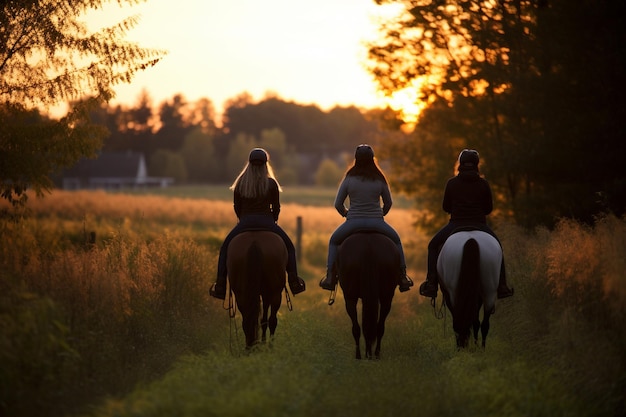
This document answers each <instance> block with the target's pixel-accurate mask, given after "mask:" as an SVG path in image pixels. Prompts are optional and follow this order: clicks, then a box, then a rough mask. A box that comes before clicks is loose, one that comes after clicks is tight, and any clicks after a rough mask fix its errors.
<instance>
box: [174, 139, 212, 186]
mask: <svg viewBox="0 0 626 417" xmlns="http://www.w3.org/2000/svg"><path fill="white" fill-rule="evenodd" d="M180 155H181V156H182V158H183V160H184V161H185V166H186V167H187V172H188V174H189V180H190V181H194V182H203V181H204V182H206V181H214V180H216V179H217V174H218V173H219V171H220V166H219V165H218V162H219V161H218V159H217V158H216V157H215V148H214V146H213V138H212V137H211V136H209V135H208V134H207V133H204V131H203V129H202V128H201V127H198V128H196V129H195V130H193V131H192V132H190V133H189V134H188V135H187V136H186V137H185V140H184V143H183V147H182V149H181V150H180Z"/></svg>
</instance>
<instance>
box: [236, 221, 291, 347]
mask: <svg viewBox="0 0 626 417" xmlns="http://www.w3.org/2000/svg"><path fill="white" fill-rule="evenodd" d="M227 256H228V258H227V259H228V260H227V268H228V279H229V281H230V287H231V289H232V291H233V293H234V294H235V301H236V303H237V308H238V309H239V311H240V312H241V316H242V319H243V323H242V327H243V332H244V334H245V336H246V348H250V347H252V345H254V344H255V343H257V342H258V341H259V312H260V311H261V305H262V311H263V316H262V318H261V328H262V339H261V340H262V341H265V335H266V331H267V328H268V326H269V329H270V337H272V336H274V332H275V331H276V326H277V324H278V319H277V318H276V314H277V313H278V309H279V308H280V304H281V299H282V290H283V288H285V269H286V266H287V248H286V247H285V243H284V242H283V240H282V238H281V237H280V236H278V235H277V234H275V233H272V232H269V231H247V232H243V233H241V234H239V235H237V236H236V237H235V238H234V239H233V240H232V241H231V242H230V244H229V245H228V255H227ZM261 303H262V304H261ZM270 308H271V312H270V315H269V319H268V311H269V309H270Z"/></svg>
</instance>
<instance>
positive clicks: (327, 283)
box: [320, 275, 337, 291]
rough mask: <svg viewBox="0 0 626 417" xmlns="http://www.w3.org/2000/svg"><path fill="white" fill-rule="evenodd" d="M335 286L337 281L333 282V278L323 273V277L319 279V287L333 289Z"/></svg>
mask: <svg viewBox="0 0 626 417" xmlns="http://www.w3.org/2000/svg"><path fill="white" fill-rule="evenodd" d="M336 286H337V282H336V281H335V282H334V283H333V279H332V278H329V277H328V275H324V277H323V278H322V279H321V280H320V287H322V288H323V289H325V290H328V291H333V290H334V289H335V287H336Z"/></svg>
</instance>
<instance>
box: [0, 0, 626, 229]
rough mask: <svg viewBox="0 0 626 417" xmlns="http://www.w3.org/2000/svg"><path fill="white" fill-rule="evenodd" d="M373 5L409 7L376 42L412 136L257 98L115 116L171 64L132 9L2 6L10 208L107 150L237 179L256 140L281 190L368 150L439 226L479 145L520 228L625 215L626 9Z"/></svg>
mask: <svg viewBox="0 0 626 417" xmlns="http://www.w3.org/2000/svg"><path fill="white" fill-rule="evenodd" d="M375 1H376V3H377V4H379V5H381V6H383V7H384V6H385V5H389V4H393V5H394V6H398V5H399V6H401V7H400V8H396V10H398V11H399V13H398V14H397V15H396V16H391V17H388V18H386V20H381V24H380V31H379V37H378V39H376V40H373V41H371V42H370V44H369V61H368V65H369V69H370V71H371V73H372V75H373V76H374V77H375V79H376V81H377V83H378V88H379V90H380V91H381V92H383V93H386V94H392V93H394V92H396V91H399V90H402V89H404V88H413V89H419V91H420V94H421V99H422V100H423V101H424V102H426V103H428V105H427V107H426V108H425V110H424V111H423V112H422V113H421V115H420V118H419V120H418V122H417V124H416V125H415V128H414V130H412V131H410V132H408V133H405V132H404V131H402V130H400V127H401V125H402V121H401V120H399V116H398V114H396V113H394V112H392V111H390V110H388V109H387V110H365V111H362V110H359V109H357V108H353V107H348V108H341V107H336V108H334V109H331V110H330V111H328V112H325V111H322V110H320V109H319V108H317V107H316V106H311V105H299V104H296V103H290V102H285V101H283V100H281V99H280V98H278V97H266V98H265V99H263V100H261V101H258V102H253V101H252V100H251V99H250V97H249V96H248V95H246V94H242V95H241V96H239V97H235V98H233V99H232V100H230V101H229V102H228V103H227V105H226V106H225V107H226V110H225V113H224V116H223V120H222V123H221V124H220V125H219V126H218V124H217V123H216V121H215V115H214V112H213V108H212V104H211V102H210V100H209V99H201V100H198V101H197V102H195V103H188V102H186V100H185V99H184V97H183V96H181V95H177V96H174V97H173V98H172V99H171V100H167V101H166V102H165V103H162V104H161V105H160V106H158V108H156V109H155V108H153V106H152V104H151V103H150V99H149V96H148V95H147V94H144V95H143V96H142V97H140V100H139V104H138V105H136V106H134V107H128V108H125V107H119V106H118V107H110V106H109V105H108V104H106V103H107V102H108V101H109V100H110V99H111V97H112V89H113V87H114V86H115V85H117V84H119V83H124V82H131V81H132V79H133V77H134V75H135V74H136V73H137V72H138V71H142V70H145V69H148V68H150V67H151V66H152V65H157V64H158V61H159V60H160V59H161V58H162V57H163V56H164V55H165V54H166V52H164V51H160V50H154V49H147V48H143V47H141V46H139V45H136V44H134V43H131V42H128V41H127V40H126V39H125V36H126V34H127V33H128V31H129V30H130V29H131V28H132V27H134V26H135V25H136V24H137V22H138V19H137V17H130V18H128V19H125V20H124V21H122V22H120V23H118V24H115V25H113V26H111V27H108V28H103V29H101V30H100V31H98V32H96V33H89V32H88V31H87V28H86V27H85V26H84V24H82V23H81V22H80V19H79V18H80V16H81V15H82V14H83V13H84V12H85V11H86V10H88V9H90V8H94V7H95V8H98V7H101V6H102V5H103V4H104V3H108V0H94V1H90V2H83V1H80V0H62V1H59V0H55V1H51V0H38V1H33V2H24V1H20V0H8V1H6V2H4V3H3V4H2V6H1V7H0V27H1V28H2V29H1V30H0V191H1V196H2V198H4V199H6V200H9V201H10V202H12V203H14V204H21V203H24V202H25V199H26V197H27V195H26V193H25V190H27V189H34V190H35V191H36V192H37V193H38V194H40V195H43V192H44V191H45V190H47V189H49V188H50V187H51V186H52V182H51V178H52V177H53V175H54V174H55V173H58V172H59V171H61V170H62V169H64V168H67V167H69V166H72V165H73V164H75V163H76V162H77V161H78V160H79V159H80V158H84V157H95V156H96V155H97V154H98V152H100V151H121V150H136V151H141V152H143V153H145V154H146V155H147V157H148V160H149V165H150V168H151V171H152V173H151V174H152V175H165V176H173V177H176V178H178V179H180V180H181V181H188V182H200V181H214V182H224V181H226V182H229V181H231V180H232V178H233V177H234V175H236V174H237V172H238V171H239V170H240V169H241V167H242V165H243V163H244V162H245V155H246V154H247V151H248V150H249V148H250V147H252V146H264V147H267V148H268V150H269V151H270V153H271V154H272V158H273V162H274V163H275V165H276V168H277V171H278V173H279V175H281V179H282V180H283V181H286V182H293V183H303V184H307V183H314V182H315V181H317V180H318V179H319V178H322V177H324V178H327V179H326V181H329V182H332V180H333V178H332V177H333V176H332V175H331V176H329V175H322V174H323V173H320V172H318V171H319V170H320V166H321V167H322V168H323V170H325V171H333V170H334V171H337V169H339V170H340V171H343V168H344V167H341V165H342V164H341V159H342V157H343V155H346V158H347V159H349V158H350V157H351V154H352V152H353V150H354V147H355V146H356V145H358V144H359V143H363V142H368V143H372V144H375V145H376V146H377V156H379V158H380V159H381V160H382V162H383V163H384V166H385V167H386V168H388V169H387V173H388V174H389V177H390V180H391V183H392V187H393V189H394V191H402V192H405V193H407V194H409V195H411V196H413V197H414V198H415V201H416V205H417V207H419V208H420V209H427V211H428V212H429V213H430V214H429V215H427V216H425V217H424V218H423V222H422V223H423V225H425V226H427V227H437V226H436V225H440V224H441V221H443V220H444V215H445V214H444V213H442V211H441V207H440V204H441V197H442V196H441V194H442V192H443V187H444V184H445V181H446V180H447V178H449V177H450V176H451V175H453V174H454V172H453V166H454V161H455V160H456V158H457V156H458V154H459V152H460V151H461V150H462V149H463V148H466V147H467V148H475V149H477V150H478V151H479V152H480V155H481V169H482V172H483V173H484V174H485V175H486V176H487V178H488V180H489V181H490V182H491V184H492V187H493V189H494V196H495V199H496V207H497V208H498V210H499V211H500V212H501V213H504V214H506V215H511V216H513V217H514V218H515V219H516V221H517V222H518V223H520V224H522V225H525V226H529V227H531V226H534V225H538V224H547V225H552V224H554V222H555V220H556V219H557V218H560V217H570V218H575V219H578V220H582V221H585V222H593V221H594V219H595V218H596V216H598V215H600V214H602V213H604V212H613V213H615V214H616V215H618V216H622V215H623V214H624V213H625V211H626V170H624V168H623V158H624V156H623V155H625V154H626V141H625V140H624V138H625V137H626V132H625V129H624V125H623V121H624V120H626V117H625V116H626V106H625V105H624V104H623V99H622V97H623V95H624V94H623V87H622V86H623V82H622V79H621V78H622V74H623V73H625V69H626V68H625V66H626V65H625V60H626V50H625V49H626V42H625V41H626V26H625V25H623V24H622V23H621V16H623V15H624V14H625V13H624V12H626V2H620V1H614V0H597V1H593V2H590V1H577V2H572V1H569V0H499V1H492V0H449V1H445V2H442V1H429V0H428V1H427V0H418V1H415V0H375ZM133 2H134V1H133V0H126V1H123V0H122V1H120V4H121V3H133ZM62 102H72V103H73V104H72V105H71V106H70V111H69V113H68V114H67V115H66V116H64V117H62V118H61V119H58V120H53V119H50V118H48V117H46V116H44V115H42V113H41V112H40V111H39V109H41V108H42V107H43V108H46V106H49V105H52V104H55V103H62ZM335 175H336V173H335ZM328 178H331V179H330V180H328Z"/></svg>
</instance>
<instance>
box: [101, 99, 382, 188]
mask: <svg viewBox="0 0 626 417" xmlns="http://www.w3.org/2000/svg"><path fill="white" fill-rule="evenodd" d="M378 113H379V112H377V111H373V110H371V111H361V110H360V109H358V108H356V107H353V106H350V107H339V106H338V107H334V108H332V109H330V110H329V111H323V110H321V109H320V108H319V107H317V106H315V105H301V104H298V103H295V102H288V101H285V100H282V99H280V98H279V97H276V96H271V97H266V98H264V99H262V100H259V101H254V100H253V99H252V98H251V97H250V95H249V94H246V93H243V94H241V95H239V96H237V97H235V98H233V99H231V100H228V102H227V103H226V105H225V110H224V114H223V116H222V121H221V122H222V123H221V124H220V123H218V122H217V120H216V113H215V110H214V107H213V104H212V102H211V100H210V99H208V98H201V99H199V100H197V101H194V102H189V101H187V100H186V99H185V97H184V95H182V94H176V95H174V96H173V97H172V98H171V99H168V100H165V101H164V102H162V103H160V104H159V105H156V106H155V105H154V104H153V103H152V101H151V99H150V96H149V93H148V92H147V91H143V92H142V93H141V94H140V96H139V97H138V100H137V104H136V105H134V106H123V105H117V106H110V105H108V104H106V103H104V104H102V105H101V106H100V107H99V108H98V109H97V110H95V111H92V114H91V119H92V121H93V123H95V124H97V125H100V126H104V127H105V128H106V129H107V131H108V135H107V137H105V138H104V140H103V144H102V151H105V152H125V151H133V152H140V153H142V154H144V155H145V156H146V158H147V161H148V171H149V174H150V175H152V176H170V177H173V178H175V180H176V181H177V182H178V183H225V182H230V181H232V180H233V179H234V178H235V177H236V175H237V174H238V173H239V171H240V170H241V169H242V168H243V166H244V164H245V162H246V160H247V159H246V158H247V155H248V152H249V151H250V149H252V148H253V147H257V146H258V147H263V148H265V149H267V150H268V152H269V154H270V160H271V163H272V166H273V167H274V169H275V170H276V171H277V175H278V177H279V180H280V181H281V182H285V183H291V184H314V183H317V184H322V185H337V184H338V181H339V179H340V177H341V174H342V173H343V172H344V170H345V167H346V165H347V163H348V162H349V160H350V159H351V157H352V153H353V152H354V149H355V147H356V146H357V145H359V144H360V143H372V141H375V140H376V139H377V137H378V136H380V134H381V127H380V126H379V123H378V121H377V114H378ZM320 169H321V170H323V172H320Z"/></svg>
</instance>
